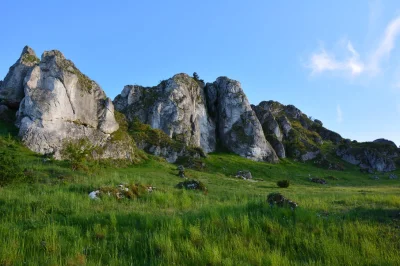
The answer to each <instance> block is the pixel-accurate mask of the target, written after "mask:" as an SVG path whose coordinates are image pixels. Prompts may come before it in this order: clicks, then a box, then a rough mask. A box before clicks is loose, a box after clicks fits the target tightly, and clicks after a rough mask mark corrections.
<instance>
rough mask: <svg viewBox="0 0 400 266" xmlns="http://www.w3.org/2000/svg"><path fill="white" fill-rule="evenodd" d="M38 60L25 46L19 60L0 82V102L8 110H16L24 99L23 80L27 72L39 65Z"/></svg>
mask: <svg viewBox="0 0 400 266" xmlns="http://www.w3.org/2000/svg"><path fill="white" fill-rule="evenodd" d="M39 61H40V60H39V58H37V57H36V54H35V52H34V51H33V50H32V49H31V48H30V47H28V46H25V47H24V49H23V51H22V53H21V56H20V58H19V59H18V60H17V62H15V64H14V65H12V66H11V67H10V70H9V72H8V74H7V76H6V77H5V79H4V81H3V82H0V101H1V102H4V103H5V104H6V105H7V106H8V107H9V108H12V109H18V106H19V103H20V102H21V100H22V98H24V79H25V77H26V75H27V74H28V72H30V71H31V70H32V68H33V67H34V66H36V65H37V64H38V63H39Z"/></svg>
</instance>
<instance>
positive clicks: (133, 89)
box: [114, 74, 216, 152]
mask: <svg viewBox="0 0 400 266" xmlns="http://www.w3.org/2000/svg"><path fill="white" fill-rule="evenodd" d="M203 87H204V84H202V82H200V81H198V80H195V79H194V78H192V77H190V76H188V75H187V74H177V75H175V76H174V77H172V78H170V79H168V80H166V81H163V82H161V83H160V84H159V85H158V86H156V87H152V88H145V87H141V86H125V88H124V89H123V91H122V93H121V94H120V95H118V96H117V97H116V98H115V100H114V104H115V106H116V109H117V110H118V111H120V112H122V113H124V114H125V115H126V117H127V118H128V120H130V121H133V120H134V119H136V118H137V119H139V120H140V121H141V122H142V123H145V124H149V125H150V126H151V127H152V128H154V129H161V130H162V131H164V132H165V133H166V134H167V135H168V136H169V137H170V138H172V139H177V140H181V141H183V142H184V143H185V144H186V145H187V146H194V147H201V148H202V149H203V150H204V151H205V152H212V151H214V150H215V145H216V139H215V124H214V121H212V120H211V119H210V118H209V116H208V113H207V109H206V105H205V95H204V91H203Z"/></svg>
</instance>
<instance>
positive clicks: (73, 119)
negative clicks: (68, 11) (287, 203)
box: [0, 46, 400, 171]
mask: <svg viewBox="0 0 400 266" xmlns="http://www.w3.org/2000/svg"><path fill="white" fill-rule="evenodd" d="M114 108H115V111H114ZM117 111H118V112H117ZM15 112H16V115H15V116H14V117H12V118H11V119H10V117H11V116H10V114H13V113H15ZM0 119H2V120H6V121H12V122H14V123H15V124H16V125H17V126H18V128H19V136H20V137H21V139H22V141H23V142H24V143H25V145H26V146H27V147H28V148H30V149H31V150H33V151H35V152H38V153H42V154H52V155H54V156H55V157H56V158H61V151H62V149H63V146H64V144H65V142H66V141H71V140H72V141H74V140H80V139H87V140H88V141H89V142H90V143H91V144H92V145H94V146H96V147H98V148H99V149H97V152H96V158H114V159H132V158H134V157H135V152H136V149H137V148H140V149H143V150H145V151H146V152H148V153H152V154H154V155H157V156H161V157H164V158H166V160H167V161H168V162H176V161H177V160H178V159H179V158H180V157H192V158H199V157H201V156H204V155H205V154H207V153H210V152H214V151H218V150H220V149H222V150H225V151H226V150H228V151H231V152H233V153H236V154H238V155H240V156H242V157H245V158H249V159H252V160H255V161H266V162H273V163H275V162H278V161H279V158H281V159H284V158H286V157H289V158H293V159H295V160H300V161H309V160H314V161H315V162H319V163H320V164H321V162H323V163H324V165H325V164H326V165H336V163H335V162H332V161H329V160H328V159H327V158H328V157H327V156H326V154H325V153H326V152H329V150H330V151H331V152H330V153H331V155H332V154H333V152H332V149H333V150H335V154H336V155H337V156H339V157H340V158H341V159H342V160H344V161H346V162H348V163H351V164H355V165H358V166H360V168H361V169H362V170H363V169H368V171H392V170H395V169H396V164H397V163H398V162H399V160H398V158H399V156H400V152H399V148H398V147H397V146H396V145H395V143H393V142H392V141H389V140H386V139H377V140H375V141H374V142H367V143H356V142H354V141H353V142H351V141H350V140H347V139H343V138H342V137H341V136H340V135H339V134H338V133H336V132H333V131H331V130H329V129H326V128H325V127H324V126H323V124H322V122H321V121H320V120H317V119H311V117H308V116H307V115H306V114H304V113H303V112H301V111H300V110H299V109H298V108H297V107H295V106H293V105H283V104H281V103H279V102H276V101H262V102H260V103H259V104H258V105H250V103H249V101H248V99H247V97H246V95H245V93H244V91H243V89H242V86H241V84H240V82H238V81H236V80H233V79H230V78H228V77H219V78H217V79H216V80H215V81H214V82H212V83H204V81H203V80H200V79H199V78H198V75H197V74H196V75H195V74H194V75H193V77H192V76H189V75H187V74H184V73H180V74H176V75H174V76H173V77H172V78H169V79H167V80H164V81H162V82H160V84H158V85H157V86H154V87H142V86H137V85H127V86H125V87H124V88H123V90H122V92H121V94H120V95H118V96H117V97H116V98H115V99H114V101H111V99H109V98H108V97H107V96H106V94H105V93H104V91H103V90H102V89H101V88H100V86H99V85H98V84H97V83H96V82H95V81H93V80H91V79H90V78H89V77H87V76H86V75H84V74H83V73H82V72H80V71H79V69H78V68H77V67H76V66H75V65H74V63H72V62H71V61H70V60H67V59H66V58H65V57H64V55H63V54H62V53H61V52H60V51H57V50H52V51H46V52H44V53H43V55H42V57H41V59H39V58H38V57H37V56H36V54H35V52H34V51H33V50H32V49H31V48H30V47H28V46H26V47H24V49H23V51H22V53H21V56H20V58H19V59H18V60H17V61H16V63H15V64H14V65H13V66H11V67H10V70H9V72H8V74H7V75H6V77H5V79H4V80H3V81H0ZM117 121H118V122H117ZM325 143H327V145H328V146H324V145H325ZM327 147H329V150H327ZM340 168H342V167H340Z"/></svg>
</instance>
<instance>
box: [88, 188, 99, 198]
mask: <svg viewBox="0 0 400 266" xmlns="http://www.w3.org/2000/svg"><path fill="white" fill-rule="evenodd" d="M99 196H100V190H95V191H92V192H90V193H89V198H90V199H93V200H99V199H100V198H99Z"/></svg>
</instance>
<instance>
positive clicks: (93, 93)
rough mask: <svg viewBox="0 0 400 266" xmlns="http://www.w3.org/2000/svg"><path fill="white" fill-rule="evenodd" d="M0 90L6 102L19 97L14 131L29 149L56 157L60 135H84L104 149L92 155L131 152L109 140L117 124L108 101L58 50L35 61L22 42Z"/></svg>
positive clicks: (116, 155)
mask: <svg viewBox="0 0 400 266" xmlns="http://www.w3.org/2000/svg"><path fill="white" fill-rule="evenodd" d="M1 95H2V97H3V99H5V100H6V101H7V102H14V101H15V102H19V101H20V105H19V110H18V112H17V122H16V124H17V126H18V127H19V135H20V137H21V138H22V141H23V142H24V143H25V144H26V145H27V146H28V148H30V149H31V150H33V151H35V152H38V153H42V154H54V156H55V157H56V158H60V151H61V150H62V148H63V144H64V142H65V141H66V140H78V139H82V138H85V139H87V140H88V141H90V142H91V143H92V144H93V145H96V146H100V147H103V148H104V151H103V152H102V153H101V155H100V154H98V156H100V157H102V158H126V157H130V156H132V150H133V147H132V146H129V145H128V146H127V143H124V145H122V146H123V147H124V149H123V150H121V145H118V144H117V143H110V142H109V140H110V137H111V134H112V133H113V132H115V131H117V130H118V128H119V125H118V123H117V122H116V121H115V117H114V106H113V103H112V101H111V100H110V99H109V98H107V97H106V95H105V93H104V91H103V90H102V89H101V88H100V86H99V85H98V84H97V83H96V82H94V81H92V80H90V79H89V78H88V77H87V76H85V75H84V74H82V73H81V72H80V71H79V70H78V69H77V68H76V67H75V65H74V64H73V63H72V62H71V61H69V60H67V59H65V57H64V55H63V54H62V53H61V52H59V51H55V50H54V51H48V52H44V53H43V55H42V58H41V60H40V62H39V60H38V59H37V58H36V56H35V53H34V52H33V50H32V49H30V48H29V47H25V48H24V50H23V52H22V55H21V58H20V59H19V60H18V61H17V63H16V64H14V66H12V67H11V68H10V72H9V73H8V74H7V77H6V79H5V80H4V82H3V84H2V89H1Z"/></svg>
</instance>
